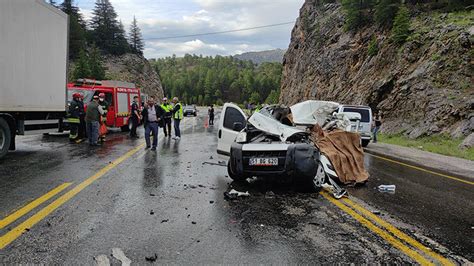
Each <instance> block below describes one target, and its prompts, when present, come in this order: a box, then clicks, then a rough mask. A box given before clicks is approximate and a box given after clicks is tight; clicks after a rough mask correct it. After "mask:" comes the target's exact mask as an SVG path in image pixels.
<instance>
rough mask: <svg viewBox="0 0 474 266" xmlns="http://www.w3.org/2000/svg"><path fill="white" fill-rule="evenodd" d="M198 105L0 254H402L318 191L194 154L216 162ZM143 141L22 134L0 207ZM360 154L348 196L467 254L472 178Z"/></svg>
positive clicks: (90, 259) (26, 258)
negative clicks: (247, 175) (359, 173)
mask: <svg viewBox="0 0 474 266" xmlns="http://www.w3.org/2000/svg"><path fill="white" fill-rule="evenodd" d="M205 112H206V111H205V109H200V113H199V116H198V117H196V118H194V117H191V118H186V119H185V120H184V121H183V122H182V139H181V140H180V141H179V142H177V141H174V140H171V139H169V138H164V137H163V133H162V130H160V133H159V138H160V141H159V145H158V149H157V151H156V152H152V151H149V150H144V149H143V150H140V151H139V152H137V153H136V154H134V155H133V156H132V158H130V159H128V160H125V161H124V162H123V163H122V164H120V165H119V166H117V167H115V168H114V169H112V170H111V171H110V172H108V173H107V174H106V175H104V176H103V177H102V178H100V179H99V180H97V181H96V182H94V183H93V184H92V185H91V186H89V187H88V188H86V189H85V190H83V191H81V192H80V193H79V194H78V195H77V196H76V197H74V198H73V199H71V200H70V201H69V202H67V203H66V204H65V205H63V206H62V207H61V208H59V209H58V210H56V211H55V212H53V213H52V214H51V215H49V216H48V217H46V218H45V219H44V220H42V221H41V222H40V223H38V224H37V225H35V226H34V227H33V228H31V229H30V231H28V232H27V233H25V234H24V235H23V236H21V237H20V238H18V239H17V240H15V241H14V242H13V243H12V244H11V245H9V246H7V247H6V248H5V249H3V250H0V263H2V262H5V263H17V262H22V263H44V264H93V263H94V257H97V256H99V255H101V254H105V255H106V256H108V257H109V259H110V260H111V262H112V263H113V264H118V263H119V261H118V260H116V259H114V258H112V257H111V256H110V254H111V252H112V251H111V250H112V248H120V249H121V250H123V251H124V253H125V255H126V256H127V257H128V258H130V259H131V260H132V263H135V264H138V263H139V264H144V263H146V262H147V261H146V260H145V257H149V256H152V255H154V254H155V253H156V254H157V257H158V260H157V261H156V262H158V263H177V264H197V263H199V264H210V263H212V264H224V263H225V264H242V263H249V264H263V263H265V264H270V263H279V264H281V263H291V264H296V263H298V264H300V263H301V264H319V263H324V264H333V263H344V264H346V263H347V264H349V263H356V264H362V263H370V264H372V263H384V264H385V263H395V264H408V263H410V262H412V261H411V259H410V258H409V257H407V256H406V255H404V254H402V253H401V252H400V251H399V250H397V249H395V248H393V247H392V246H391V245H390V244H388V243H387V242H385V241H384V240H383V239H381V238H380V237H379V236H377V235H375V234H374V233H372V232H371V231H369V230H368V229H366V228H365V227H362V226H361V225H360V224H359V223H358V222H357V221H355V220H354V219H353V218H352V217H350V216H349V215H347V214H345V213H343V212H341V211H340V210H339V209H338V208H337V207H335V206H334V205H332V204H331V203H330V202H328V201H327V200H325V199H324V198H323V197H322V196H320V195H318V194H302V193H298V192H296V191H295V190H294V189H293V188H292V186H288V185H287V184H285V183H278V182H264V181H263V180H257V181H255V182H253V183H251V184H239V183H235V182H231V179H230V178H228V176H227V171H226V167H222V166H217V165H208V164H203V162H215V163H217V162H218V161H219V160H226V157H221V156H218V155H217V154H216V152H215V151H216V145H217V138H216V135H217V124H218V119H219V114H218V113H217V114H216V126H215V127H212V126H211V127H209V128H205V127H204V119H205V115H204V113H205ZM141 135H143V132H141ZM142 142H143V139H142V138H141V139H139V140H130V139H129V138H128V137H127V136H126V134H123V133H114V134H110V136H109V138H108V141H107V143H106V145H105V146H104V147H100V148H96V149H90V148H89V147H88V145H87V144H86V143H84V144H81V145H69V144H68V143H67V140H66V138H61V137H43V136H26V137H23V138H22V139H21V143H20V146H19V151H17V152H15V153H12V154H10V155H9V156H8V157H7V158H6V159H5V160H3V161H1V162H0V176H1V178H0V189H1V191H2V193H1V194H0V217H5V216H6V215H8V214H9V213H11V212H12V211H13V210H16V209H18V208H20V207H21V206H24V205H25V204H27V203H28V202H30V201H32V200H33V199H36V198H38V197H39V196H41V195H43V194H44V193H46V192H47V191H49V190H51V189H53V188H54V187H56V186H58V185H60V184H63V183H64V182H72V183H73V186H75V185H77V184H79V183H80V182H82V181H83V180H85V179H86V178H88V177H90V176H92V175H93V174H95V173H96V172H97V171H99V170H100V169H102V168H103V167H104V166H106V165H108V164H109V163H110V162H111V161H114V160H115V159H117V158H118V157H120V156H121V155H123V154H125V153H126V152H127V151H129V150H130V149H132V148H133V147H136V146H137V145H139V144H141V143H142ZM25 162H28V163H27V166H25ZM366 164H367V166H368V169H369V171H370V174H371V180H370V182H369V183H368V184H367V185H366V186H362V187H358V188H352V189H351V194H352V195H354V196H356V197H357V198H359V199H362V200H363V201H365V202H366V203H367V204H368V205H370V206H371V207H373V208H377V209H380V210H382V211H383V212H382V214H383V215H386V216H391V217H393V220H394V221H395V222H397V221H399V224H397V226H400V227H402V229H404V230H405V231H407V230H408V229H410V230H415V231H416V233H417V234H423V235H425V236H428V237H430V238H432V239H434V240H436V241H437V242H440V243H442V244H444V245H445V246H447V247H449V249H450V250H452V251H454V253H455V254H457V255H463V256H465V257H467V258H470V259H471V260H472V254H470V253H469V252H470V251H469V250H468V248H469V247H470V246H469V245H471V247H472V242H469V240H465V239H464V240H463V239H460V238H459V237H458V236H459V235H460V234H461V233H460V232H455V231H456V230H458V228H463V226H464V227H466V226H469V227H470V226H472V221H473V217H472V214H471V213H468V212H465V211H464V213H463V212H462V211H463V210H462V208H461V207H462V206H465V207H469V208H471V209H472V190H471V188H469V187H468V188H466V187H465V186H463V185H460V184H456V183H452V182H451V181H446V180H443V179H440V178H438V177H433V176H424V175H423V174H421V173H417V172H415V171H413V170H408V169H404V168H400V167H398V166H394V165H391V164H389V163H386V162H383V161H380V160H377V159H375V158H373V157H370V156H366ZM379 184H396V185H397V190H396V193H395V194H384V193H379V192H378V191H377V190H376V189H374V188H375V187H376V186H378V185H379ZM230 188H234V189H236V190H239V191H249V193H250V194H251V196H250V197H248V198H239V199H237V200H235V201H226V200H224V197H223V193H224V192H225V191H228V190H230ZM425 199H426V202H425ZM455 202H456V204H455ZM449 206H451V208H449ZM453 206H454V207H453ZM456 206H459V207H456ZM42 207H44V205H42V206H41V207H40V208H42ZM432 210H437V212H436V215H435V214H433V213H435V212H433V211H432ZM30 215H31V214H28V215H27V216H26V217H25V218H22V219H26V218H27V217H29V216H30ZM450 215H451V216H452V217H451V218H450V220H449V221H448V219H449V217H450ZM447 223H450V225H449V226H448V225H447ZM470 223H471V224H470ZM16 224H17V223H14V224H12V225H11V226H9V227H8V228H4V229H0V235H3V234H4V233H5V232H7V231H9V230H11V228H12V227H14V226H16ZM451 224H455V225H456V226H459V227H458V228H456V227H454V226H452V225H451ZM414 226H415V227H414ZM438 227H440V228H441V229H438ZM471 230H472V229H471ZM464 232H465V233H467V234H469V231H466V230H465V231H464ZM449 234H452V235H451V236H449ZM471 250H472V248H471Z"/></svg>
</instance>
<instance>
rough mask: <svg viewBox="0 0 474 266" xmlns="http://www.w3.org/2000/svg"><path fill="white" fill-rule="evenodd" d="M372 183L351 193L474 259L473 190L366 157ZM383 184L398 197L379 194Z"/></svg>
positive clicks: (461, 184) (421, 172) (458, 183)
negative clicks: (391, 186) (393, 188)
mask: <svg viewBox="0 0 474 266" xmlns="http://www.w3.org/2000/svg"><path fill="white" fill-rule="evenodd" d="M365 165H366V167H367V170H368V171H369V173H370V182H368V183H367V185H366V186H364V187H362V188H354V189H350V193H351V194H352V195H353V196H355V197H357V198H360V199H362V200H364V201H365V202H369V203H370V204H372V205H373V206H376V207H377V208H378V209H380V210H384V211H386V212H387V213H389V214H390V215H392V216H395V217H397V218H399V219H401V220H402V221H405V222H407V223H410V224H413V225H416V226H418V227H420V229H421V231H422V233H423V234H424V235H425V236H428V237H432V238H434V239H436V240H437V241H438V242H439V243H441V244H443V245H445V246H447V247H449V248H450V250H452V251H453V252H455V253H457V254H463V255H464V256H466V258H468V259H469V260H473V259H474V254H473V252H472V251H473V250H474V242H473V239H474V238H473V237H466V236H468V235H471V236H472V227H473V225H474V211H469V210H474V186H472V185H469V184H465V183H461V182H458V181H455V180H451V179H447V178H444V177H440V176H436V175H433V174H429V173H425V172H423V171H419V170H415V169H410V168H407V167H403V166H400V165H397V164H393V163H390V162H387V161H385V160H381V159H378V158H376V157H373V156H370V155H369V154H366V156H365ZM381 184H385V185H387V184H390V185H396V190H395V193H382V192H379V191H378V189H377V187H378V186H379V185H381Z"/></svg>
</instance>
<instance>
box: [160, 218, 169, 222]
mask: <svg viewBox="0 0 474 266" xmlns="http://www.w3.org/2000/svg"><path fill="white" fill-rule="evenodd" d="M168 221H169V219H164V220H161V223H167V222H168Z"/></svg>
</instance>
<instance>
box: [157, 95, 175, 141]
mask: <svg viewBox="0 0 474 266" xmlns="http://www.w3.org/2000/svg"><path fill="white" fill-rule="evenodd" d="M160 106H161V109H163V111H164V113H165V114H164V115H163V132H164V133H165V137H168V138H171V117H172V116H173V105H171V104H170V103H169V102H168V98H166V97H165V98H163V103H162V104H161V105H160Z"/></svg>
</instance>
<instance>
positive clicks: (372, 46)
mask: <svg viewBox="0 0 474 266" xmlns="http://www.w3.org/2000/svg"><path fill="white" fill-rule="evenodd" d="M378 52H379V47H378V44H377V37H376V36H375V35H374V36H372V39H371V40H370V42H369V47H368V48H367V54H368V55H369V56H374V55H376V54H377V53H378Z"/></svg>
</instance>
